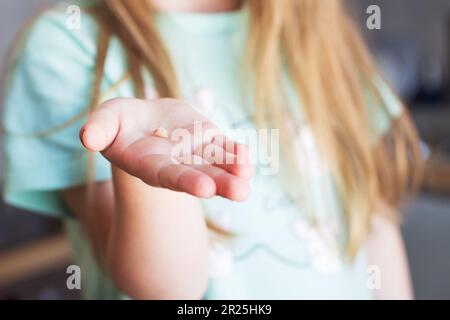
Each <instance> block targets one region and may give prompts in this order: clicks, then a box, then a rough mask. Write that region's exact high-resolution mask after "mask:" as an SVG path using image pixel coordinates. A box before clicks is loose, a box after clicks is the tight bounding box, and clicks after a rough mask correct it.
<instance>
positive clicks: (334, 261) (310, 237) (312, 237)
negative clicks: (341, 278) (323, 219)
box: [292, 219, 342, 275]
mask: <svg viewBox="0 0 450 320" xmlns="http://www.w3.org/2000/svg"><path fill="white" fill-rule="evenodd" d="M292 226H293V228H294V232H295V234H296V235H297V236H298V237H299V238H300V239H301V240H302V241H303V242H304V243H305V246H306V250H307V252H308V254H309V256H310V259H311V264H312V266H313V267H314V268H315V269H316V270H317V271H319V272H321V273H323V274H327V275H331V274H335V273H337V272H339V271H340V270H341V268H342V259H341V256H340V253H339V250H338V247H337V244H336V237H337V221H335V220H334V219H332V220H331V221H330V222H329V223H328V224H325V225H324V226H323V227H321V228H320V229H318V228H314V227H313V226H311V224H310V223H308V222H307V221H305V220H295V221H294V222H293V224H292Z"/></svg>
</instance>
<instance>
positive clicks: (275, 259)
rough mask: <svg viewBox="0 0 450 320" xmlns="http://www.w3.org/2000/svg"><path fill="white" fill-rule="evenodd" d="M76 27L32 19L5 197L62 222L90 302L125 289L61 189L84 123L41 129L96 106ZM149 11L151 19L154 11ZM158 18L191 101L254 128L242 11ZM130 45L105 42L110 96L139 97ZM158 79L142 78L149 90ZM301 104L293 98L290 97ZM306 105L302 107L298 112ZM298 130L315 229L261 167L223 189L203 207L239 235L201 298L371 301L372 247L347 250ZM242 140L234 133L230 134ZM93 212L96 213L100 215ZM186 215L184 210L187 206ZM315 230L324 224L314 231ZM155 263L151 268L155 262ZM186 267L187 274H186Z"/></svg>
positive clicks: (7, 151)
mask: <svg viewBox="0 0 450 320" xmlns="http://www.w3.org/2000/svg"><path fill="white" fill-rule="evenodd" d="M81 18H82V20H81V28H80V29H79V30H78V29H73V28H70V27H69V25H68V24H67V23H66V22H67V15H66V13H65V6H64V5H60V6H58V7H56V8H53V9H52V10H49V11H47V12H45V13H44V14H43V15H41V16H40V17H39V18H38V20H37V21H36V22H35V23H34V24H33V26H32V28H31V29H30V30H29V32H28V33H27V35H26V37H25V39H24V43H23V45H22V47H21V50H20V51H19V54H18V56H17V57H16V59H15V60H14V63H13V66H12V69H11V70H12V71H11V74H10V77H9V81H8V86H7V90H6V97H5V101H4V108H5V109H4V118H3V124H4V128H5V131H6V134H5V139H4V157H5V171H4V172H5V184H4V198H5V200H6V201H7V202H8V203H9V204H11V205H14V206H17V207H21V208H26V209H29V210H32V211H35V212H40V213H44V214H48V215H52V216H55V217H60V218H62V219H64V220H65V224H66V226H67V232H68V235H69V237H70V240H71V244H72V248H73V256H74V259H75V262H76V263H77V264H78V265H79V266H80V267H81V271H82V276H83V282H82V292H83V295H84V297H85V298H88V299H93V298H96V299H121V298H126V296H125V295H123V294H122V293H121V292H119V291H118V290H117V289H116V288H115V287H114V285H113V284H112V282H111V281H110V280H109V279H108V277H107V276H106V275H105V273H104V272H102V270H101V268H99V266H98V265H97V263H96V260H95V259H94V257H93V254H92V252H91V249H90V246H89V242H88V240H87V238H86V235H85V233H84V231H83V230H82V228H81V227H80V224H79V223H78V222H77V220H75V219H74V218H73V217H71V215H70V212H69V211H68V209H67V208H66V207H65V205H64V203H63V201H62V200H61V198H60V196H59V195H58V191H59V190H62V189H65V188H70V187H73V186H78V185H83V184H84V183H85V182H86V168H87V155H86V152H85V150H84V149H83V148H82V146H81V144H80V142H79V139H78V131H79V129H80V127H81V126H82V124H83V121H84V120H85V117H80V118H79V119H78V120H76V121H73V122H70V124H69V125H67V126H65V127H63V128H61V129H59V130H55V131H54V132H50V133H48V134H44V135H40V134H37V133H40V132H45V131H47V130H49V129H52V128H58V126H60V125H61V124H63V123H65V122H67V121H68V120H69V119H73V118H74V117H76V116H77V115H79V114H81V113H82V112H83V110H85V108H86V107H87V105H88V103H89V97H90V93H91V89H92V73H93V70H94V65H95V56H96V39H97V26H96V23H95V22H94V20H93V19H92V18H91V17H90V16H89V15H88V14H82V16H81ZM149 19H151V17H149ZM155 19H156V23H157V26H158V28H159V30H160V32H161V35H162V38H163V40H164V42H165V44H166V46H167V48H168V50H169V53H170V55H171V57H172V60H173V62H174V65H175V68H176V71H177V74H178V77H179V82H180V83H181V85H182V90H183V95H184V98H185V100H186V101H188V102H190V103H191V104H192V105H194V106H196V107H197V108H199V110H200V111H201V112H203V113H204V114H205V115H207V116H208V117H209V118H210V119H211V120H212V121H213V122H215V123H216V124H217V125H218V126H219V127H221V128H222V129H224V130H229V129H245V128H254V124H253V123H252V122H251V121H250V119H251V115H250V114H249V113H250V112H251V111H249V109H246V108H245V107H244V105H245V102H244V101H249V100H248V99H247V98H248V94H247V95H246V92H244V88H245V87H246V86H245V85H244V84H243V77H242V71H241V58H242V56H243V52H244V48H245V40H246V30H247V19H248V13H247V11H246V9H242V10H240V11H237V12H231V13H214V14H193V13H158V14H156V17H155ZM126 73H127V67H126V59H125V57H124V52H123V50H122V47H121V45H120V43H119V41H118V40H117V39H113V41H112V42H111V43H110V47H109V50H108V55H107V59H106V68H105V75H104V79H103V83H102V89H103V99H104V100H105V99H109V98H114V97H132V96H133V90H132V85H131V83H130V82H129V81H127V80H124V79H126V78H124V75H125V74H126ZM379 86H380V89H381V92H382V94H383V96H384V97H385V100H386V108H378V107H376V106H374V107H372V109H373V110H371V112H372V114H373V117H372V119H374V124H375V126H374V127H375V128H376V130H377V131H378V132H377V134H379V135H381V134H382V133H383V132H385V131H386V130H387V129H388V127H389V122H390V120H389V119H390V118H392V117H396V116H398V115H399V114H400V112H401V108H400V105H399V103H398V102H397V100H395V97H394V96H393V95H392V94H391V93H390V91H389V90H388V89H387V88H385V87H384V86H383V84H382V83H379ZM154 92H155V90H154V86H153V85H152V82H151V81H148V83H147V93H148V96H149V97H152V96H153V95H154ZM292 104H293V105H296V106H297V107H298V102H297V101H293V102H292ZM300 114H301V112H300ZM300 123H301V125H299V126H298V128H297V130H296V136H295V137H293V138H294V139H296V141H297V143H298V145H299V150H300V151H299V157H300V161H299V162H300V163H302V168H303V170H301V174H302V179H301V181H298V182H296V181H294V185H297V186H298V188H299V190H301V191H302V192H301V193H302V194H303V197H305V199H306V198H307V199H308V203H309V204H308V206H310V207H312V208H313V209H314V210H313V211H314V213H315V214H316V217H315V218H316V220H317V221H318V222H319V223H318V225H319V226H320V227H312V226H311V224H310V223H309V221H310V219H309V218H308V214H307V213H306V208H302V207H301V206H300V207H299V206H298V205H297V204H294V203H293V201H292V200H291V199H290V197H289V196H288V195H287V194H286V193H285V192H284V191H283V190H284V189H283V188H282V185H281V183H280V179H277V177H276V176H275V175H265V174H262V173H261V172H260V171H259V173H258V174H257V175H256V177H255V178H254V179H253V180H252V181H251V187H252V194H251V196H250V198H249V200H248V201H246V202H244V203H234V202H231V201H229V200H226V199H222V198H214V199H211V200H206V201H203V206H204V210H205V213H206V214H207V215H208V216H209V217H210V218H211V219H212V220H213V221H214V222H215V223H216V224H218V225H220V226H222V227H223V228H225V229H228V230H230V231H232V232H233V233H235V234H236V236H235V237H234V238H233V239H232V240H231V241H227V242H223V241H217V240H214V239H212V240H211V245H210V253H209V257H210V267H209V277H210V285H209V290H208V292H207V294H206V297H205V298H206V299H260V298H268V299H283V298H285V299H315V298H319V299H370V298H371V297H372V292H371V291H370V290H369V288H368V287H367V285H366V283H367V279H366V277H367V274H366V268H367V266H366V259H365V249H364V248H363V249H361V252H360V254H359V255H358V257H357V259H356V260H355V261H354V262H353V263H348V262H346V260H345V259H344V258H343V257H342V256H341V254H340V250H339V247H340V244H341V239H342V230H343V222H342V212H341V210H340V208H341V205H340V202H339V199H338V196H337V192H336V190H335V188H334V184H333V181H332V180H331V176H330V172H329V170H328V167H327V165H326V162H325V161H323V159H322V158H321V157H320V155H319V154H318V151H317V148H316V146H315V143H314V139H313V137H312V133H311V130H310V128H309V126H308V124H307V123H306V122H304V121H301V120H300ZM235 138H236V139H238V140H239V139H240V136H239V133H237V134H236V136H235ZM95 167H96V170H95V173H96V180H97V181H107V180H110V179H111V168H110V164H109V162H108V161H106V160H105V159H104V158H103V157H102V156H101V155H97V156H96V158H95ZM93 214H94V213H93ZM180 214H182V212H181V213H180ZM319 229H320V231H319ZM149 272H151V270H149ZM186 276H187V277H188V276H189V275H188V274H187V275H186Z"/></svg>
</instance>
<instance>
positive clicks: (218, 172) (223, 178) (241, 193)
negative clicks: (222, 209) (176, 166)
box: [189, 155, 250, 201]
mask: <svg viewBox="0 0 450 320" xmlns="http://www.w3.org/2000/svg"><path fill="white" fill-rule="evenodd" d="M193 157H194V158H195V157H198V156H195V155H194V156H193ZM202 160H203V159H194V162H193V163H195V164H191V165H189V167H191V168H194V169H196V170H198V171H200V172H203V173H205V174H207V175H208V176H210V177H211V178H212V179H213V180H214V182H215V184H216V194H217V195H219V196H222V197H224V198H228V199H230V200H233V201H244V200H246V199H247V198H248V196H249V194H250V186H249V185H248V183H247V181H246V180H244V179H242V178H240V177H237V176H234V175H232V174H229V173H228V172H227V171H225V170H224V169H221V168H218V167H215V166H212V165H210V164H208V163H206V162H205V161H204V160H203V164H200V165H199V164H196V163H199V162H200V161H202Z"/></svg>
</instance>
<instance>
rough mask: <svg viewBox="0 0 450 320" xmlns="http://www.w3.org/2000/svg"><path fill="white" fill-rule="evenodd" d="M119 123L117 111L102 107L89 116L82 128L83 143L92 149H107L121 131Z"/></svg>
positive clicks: (94, 150)
mask: <svg viewBox="0 0 450 320" xmlns="http://www.w3.org/2000/svg"><path fill="white" fill-rule="evenodd" d="M119 123H120V121H119V115H118V114H117V113H115V112H114V111H112V110H110V109H108V108H105V107H103V108H102V107H101V108H100V109H99V110H98V111H95V112H94V113H93V114H92V115H91V116H89V118H88V120H87V122H86V124H85V125H84V126H83V128H82V129H81V130H80V140H81V143H82V144H83V145H84V147H85V148H86V149H88V150H90V151H93V152H99V151H100V152H101V151H105V150H106V149H108V147H109V146H110V145H111V144H112V143H113V142H114V140H115V138H116V136H117V134H118V133H119V127H120V125H119Z"/></svg>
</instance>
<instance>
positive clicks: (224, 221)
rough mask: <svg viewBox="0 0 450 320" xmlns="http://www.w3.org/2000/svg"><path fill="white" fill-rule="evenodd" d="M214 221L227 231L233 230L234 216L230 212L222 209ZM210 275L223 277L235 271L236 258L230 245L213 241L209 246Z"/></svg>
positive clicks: (211, 276)
mask: <svg viewBox="0 0 450 320" xmlns="http://www.w3.org/2000/svg"><path fill="white" fill-rule="evenodd" d="M214 223H215V224H216V225H217V226H219V227H221V228H223V229H224V230H226V231H231V230H233V226H234V222H233V216H232V214H230V213H229V212H226V211H222V212H220V213H219V214H218V215H217V216H216V217H215V219H214ZM208 259H209V261H208V263H209V266H208V268H209V277H210V278H216V279H217V278H221V277H226V276H228V275H230V274H231V273H232V272H233V265H234V258H233V251H232V250H231V248H230V246H229V245H227V244H223V243H215V242H213V241H212V242H211V244H210V248H209V257H208Z"/></svg>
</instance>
